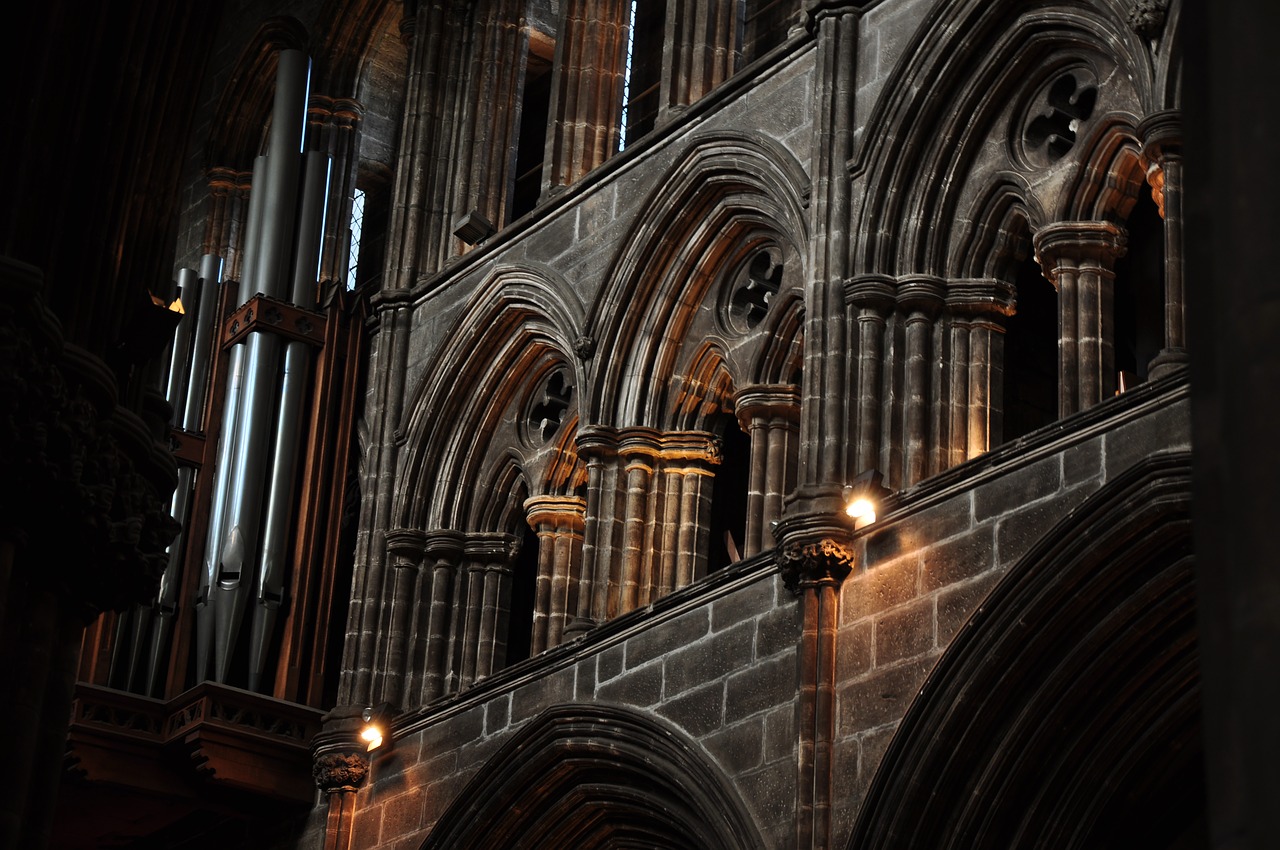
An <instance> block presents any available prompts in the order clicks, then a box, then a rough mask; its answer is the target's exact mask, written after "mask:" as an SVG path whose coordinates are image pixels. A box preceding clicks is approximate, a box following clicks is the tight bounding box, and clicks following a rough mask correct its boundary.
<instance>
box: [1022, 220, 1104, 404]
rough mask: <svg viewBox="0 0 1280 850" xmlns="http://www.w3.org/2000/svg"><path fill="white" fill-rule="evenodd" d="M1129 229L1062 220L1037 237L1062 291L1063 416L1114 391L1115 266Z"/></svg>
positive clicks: (1044, 263)
mask: <svg viewBox="0 0 1280 850" xmlns="http://www.w3.org/2000/svg"><path fill="white" fill-rule="evenodd" d="M1125 242H1126V236H1125V232H1124V230H1123V229H1122V228H1121V227H1120V226H1119V225H1116V224H1112V223H1111V222H1109V221H1076V222H1059V223H1056V224H1051V225H1049V226H1048V227H1045V228H1042V229H1041V230H1040V231H1039V232H1037V233H1036V235H1035V246H1036V255H1037V257H1038V258H1039V260H1040V265H1041V267H1042V268H1043V269H1044V273H1045V277H1046V278H1048V279H1049V282H1050V283H1052V284H1053V285H1054V287H1055V288H1056V289H1057V290H1058V416H1059V417H1065V416H1069V415H1071V414H1072V413H1075V412H1076V411H1078V410H1086V409H1088V408H1090V407H1093V406H1094V405H1095V404H1098V403H1099V402H1100V401H1102V400H1104V399H1106V398H1109V397H1110V396H1112V395H1113V394H1114V393H1115V387H1116V376H1115V349H1114V339H1115V333H1114V323H1115V317H1114V305H1113V301H1114V298H1113V296H1114V284H1115V271H1114V265H1115V261H1116V259H1117V258H1119V257H1120V256H1122V255H1123V254H1124V250H1125Z"/></svg>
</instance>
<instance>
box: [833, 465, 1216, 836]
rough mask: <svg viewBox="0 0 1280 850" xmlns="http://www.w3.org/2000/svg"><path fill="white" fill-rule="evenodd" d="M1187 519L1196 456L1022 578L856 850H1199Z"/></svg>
mask: <svg viewBox="0 0 1280 850" xmlns="http://www.w3.org/2000/svg"><path fill="white" fill-rule="evenodd" d="M1189 501H1190V458H1189V456H1188V455H1185V454H1182V453H1170V454H1164V455H1155V456H1153V457H1151V458H1150V459H1148V460H1145V461H1143V462H1141V463H1139V464H1138V465H1137V466H1135V467H1134V468H1132V469H1131V470H1130V471H1129V472H1127V473H1125V474H1124V475H1122V476H1120V477H1119V478H1117V479H1115V480H1114V481H1112V482H1111V483H1109V484H1108V485H1107V486H1105V487H1104V488H1103V489H1102V490H1101V491H1099V492H1098V493H1097V494H1095V495H1094V496H1093V497H1091V498H1090V499H1088V500H1087V501H1086V502H1085V503H1084V504H1083V505H1081V507H1080V508H1078V509H1077V510H1075V511H1074V512H1072V514H1070V515H1069V516H1068V517H1067V518H1065V519H1064V520H1063V521H1062V522H1061V523H1059V524H1058V525H1057V526H1056V527H1055V528H1054V529H1053V530H1052V531H1051V532H1050V533H1049V534H1047V535H1046V536H1045V537H1044V538H1043V540H1042V541H1041V542H1040V543H1039V544H1038V545H1036V546H1035V547H1034V548H1033V549H1032V550H1031V551H1030V552H1028V554H1027V555H1026V556H1025V557H1024V558H1023V559H1022V560H1021V561H1019V563H1018V564H1016V565H1015V566H1014V567H1013V568H1012V569H1011V571H1010V573H1009V574H1008V575H1007V576H1006V578H1005V579H1004V580H1003V581H1002V582H1001V583H1000V585H998V586H997V588H996V589H995V590H994V591H993V592H992V594H991V595H990V596H989V597H988V599H987V600H986V601H985V602H984V603H983V604H982V605H981V606H980V607H979V609H978V611H977V613H975V614H974V616H973V617H972V618H971V620H970V622H969V623H968V624H966V626H965V627H964V628H963V629H962V630H961V632H960V633H959V634H958V635H957V637H956V638H955V640H954V641H953V643H952V645H951V647H950V649H948V651H947V653H946V655H944V656H943V658H942V660H941V661H940V662H939V663H938V665H937V666H936V667H935V668H934V670H933V672H932V673H931V674H930V676H929V679H928V680H927V681H926V683H925V685H924V686H923V688H922V689H921V692H920V695H919V696H918V697H917V698H916V700H915V702H914V703H913V704H912V706H911V708H910V710H909V711H908V712H907V714H906V716H905V717H904V719H903V720H902V722H901V723H900V725H899V727H898V731H897V733H896V735H895V736H894V740H893V743H892V744H891V745H890V747H889V750H888V751H887V752H886V754H885V756H884V759H883V760H882V761H881V763H880V766H879V769H878V770H877V773H876V776H875V779H874V780H873V783H872V786H871V789H870V791H869V792H868V795H867V797H866V800H865V801H864V803H863V806H862V809H861V813H860V816H859V820H858V823H857V825H856V826H855V829H854V832H853V835H852V836H851V838H850V840H849V843H848V845H847V846H848V847H849V848H876V847H936V848H961V847H1015V846H1017V847H1021V846H1047V847H1062V848H1082V847H1121V846H1133V845H1134V844H1135V843H1136V844H1141V845H1142V846H1157V847H1159V846H1167V847H1182V846H1192V845H1186V844H1182V843H1178V842H1180V841H1183V840H1186V839H1187V837H1188V836H1194V835H1195V834H1196V831H1197V830H1198V829H1200V828H1201V827H1202V824H1201V822H1200V821H1198V820H1197V818H1198V817H1199V816H1200V814H1201V813H1202V812H1203V804H1204V803H1203V798H1202V796H1200V794H1199V792H1198V786H1197V783H1198V781H1199V780H1198V777H1199V774H1200V764H1199V752H1200V749H1199V748H1200V743H1199V742H1200V738H1199V727H1200V720H1199V670H1198V654H1197V649H1196V638H1195V628H1196V627H1195V590H1194V583H1193V575H1192V555H1191V540H1190V513H1189ZM1157 815H1158V816H1161V817H1166V818H1168V817H1173V818H1175V819H1177V818H1181V820H1180V821H1176V822H1172V823H1170V824H1169V825H1168V826H1169V828H1168V829H1167V830H1166V833H1167V834H1161V833H1160V831H1159V825H1158V824H1159V818H1158V817H1157ZM1148 821H1149V822H1148ZM1144 829H1145V830H1149V831H1148V832H1143V830H1144Z"/></svg>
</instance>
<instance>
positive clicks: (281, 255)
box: [255, 50, 311, 298]
mask: <svg viewBox="0 0 1280 850" xmlns="http://www.w3.org/2000/svg"><path fill="white" fill-rule="evenodd" d="M310 77H311V60H310V59H309V58H308V57H307V54H305V53H303V52H302V51H300V50H282V51H280V60H279V69H278V71H277V75H276V93H275V101H274V103H273V105H272V112H271V138H270V139H269V140H268V142H267V172H266V186H265V187H264V188H265V190H266V191H265V193H264V203H265V206H264V208H263V228H262V245H261V249H260V250H259V252H258V256H257V258H256V259H255V265H256V269H257V277H258V280H257V285H258V289H259V291H261V292H263V293H265V294H267V295H269V296H271V297H273V298H285V297H287V296H288V286H289V264H290V261H291V260H292V259H293V252H292V250H291V248H292V245H293V228H294V220H295V216H296V213H297V200H298V169H299V165H300V163H299V158H300V156H301V154H302V139H303V135H304V132H305V130H306V126H307V89H308V87H309V85H310Z"/></svg>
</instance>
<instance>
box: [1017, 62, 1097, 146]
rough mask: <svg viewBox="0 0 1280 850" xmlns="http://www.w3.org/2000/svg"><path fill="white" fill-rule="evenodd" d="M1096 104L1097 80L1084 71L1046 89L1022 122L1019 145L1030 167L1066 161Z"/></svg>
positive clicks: (1076, 71) (1069, 74)
mask: <svg viewBox="0 0 1280 850" xmlns="http://www.w3.org/2000/svg"><path fill="white" fill-rule="evenodd" d="M1097 103H1098V85H1097V80H1096V78H1095V76H1094V74H1093V73H1092V72H1091V71H1090V70H1088V69H1087V68H1084V67H1076V68H1072V69H1070V70H1068V71H1066V72H1064V73H1062V74H1059V75H1058V76H1057V77H1055V78H1054V79H1053V81H1052V82H1050V83H1049V84H1048V85H1046V86H1044V87H1043V88H1042V89H1041V90H1040V92H1039V93H1038V94H1037V95H1036V96H1035V98H1034V99H1033V100H1032V102H1031V105H1030V108H1029V109H1028V111H1027V113H1026V117H1025V118H1024V119H1023V120H1022V122H1021V127H1022V131H1021V138H1020V140H1019V142H1020V147H1021V148H1022V152H1023V155H1024V159H1026V160H1027V162H1028V164H1030V165H1032V166H1038V167H1044V166H1048V165H1052V164H1053V163H1055V162H1057V161H1058V160H1060V159H1062V158H1063V157H1065V156H1066V155H1067V154H1068V153H1069V152H1070V151H1071V149H1072V148H1073V147H1075V144H1076V140H1077V138H1079V135H1080V132H1081V130H1082V128H1083V126H1084V123H1085V122H1086V121H1088V120H1089V119H1090V118H1091V117H1092V116H1093V112H1094V108H1095V107H1096V106H1097Z"/></svg>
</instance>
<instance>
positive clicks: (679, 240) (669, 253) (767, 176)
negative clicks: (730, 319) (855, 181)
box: [588, 133, 809, 427]
mask: <svg viewBox="0 0 1280 850" xmlns="http://www.w3.org/2000/svg"><path fill="white" fill-rule="evenodd" d="M659 186H660V188H659V189H658V190H657V191H656V192H655V193H654V195H653V196H651V197H650V198H649V200H648V201H647V203H646V204H645V209H646V212H645V213H644V215H642V216H641V218H640V219H639V221H638V222H637V223H636V224H635V226H634V228H633V230H632V232H631V234H630V236H629V238H628V240H627V244H626V247H625V248H624V249H623V251H622V253H621V254H620V255H619V257H618V259H617V260H616V261H615V263H614V265H613V268H612V270H611V271H610V274H609V277H608V282H607V283H606V285H605V287H604V289H603V291H602V293H601V295H600V298H599V300H598V301H597V302H596V305H595V307H594V309H593V317H592V335H593V336H594V337H595V338H596V339H597V340H599V342H600V345H601V348H602V349H604V348H606V347H608V348H609V349H611V350H609V351H603V350H602V354H604V355H606V356H598V357H597V358H596V359H595V361H594V363H595V364H598V365H597V367H596V368H597V370H598V371H597V373H596V374H595V375H594V376H593V381H592V387H591V393H590V395H589V396H588V399H589V405H588V409H589V410H590V416H591V417H592V419H593V420H594V421H597V422H601V423H605V424H614V425H619V426H630V425H646V426H651V427H655V426H658V425H660V424H661V423H660V422H659V419H660V417H661V415H662V411H665V410H667V409H669V407H670V401H671V399H670V398H669V397H668V386H669V382H670V380H671V378H672V377H673V375H674V370H675V368H676V358H677V355H678V353H679V350H680V345H681V343H682V342H683V336H684V331H685V329H686V328H687V327H688V325H689V324H690V322H691V321H692V320H693V317H694V314H695V313H696V311H697V310H698V308H699V306H700V305H701V303H702V302H703V300H704V299H705V297H706V295H707V292H708V291H709V287H710V286H711V284H712V282H713V281H714V280H715V279H716V273H717V271H718V270H719V269H720V268H722V267H723V265H724V263H725V262H727V260H728V257H729V251H730V248H731V247H732V246H733V245H734V244H739V243H741V242H743V241H750V240H752V239H767V240H771V241H775V242H778V243H780V244H781V245H783V246H784V247H785V248H786V249H788V250H789V251H790V252H791V253H792V254H794V255H795V256H800V255H801V253H802V252H801V251H800V248H801V246H803V245H804V244H805V243H806V241H807V229H808V228H807V222H806V218H807V217H806V214H805V211H804V204H805V199H806V197H807V194H808V191H809V190H808V179H807V177H806V176H805V174H804V171H803V169H802V168H801V167H800V165H799V164H798V163H797V162H796V161H795V160H794V158H792V157H791V156H790V154H788V153H787V152H786V151H784V150H783V149H781V148H780V147H778V146H777V145H776V144H775V143H773V142H771V141H768V140H766V139H763V138H758V137H754V136H749V135H746V134H739V133H733V134H728V133H724V134H716V135H712V136H705V137H702V138H699V139H697V140H695V141H694V143H693V144H692V146H691V147H690V148H689V150H688V151H687V152H686V153H685V154H684V156H683V157H682V158H681V160H680V161H679V162H678V163H677V164H676V165H675V167H674V168H673V169H672V170H671V172H670V174H669V175H668V177H667V178H666V179H665V180H662V181H661V182H660V184H659ZM637 317H639V318H638V320H637Z"/></svg>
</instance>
